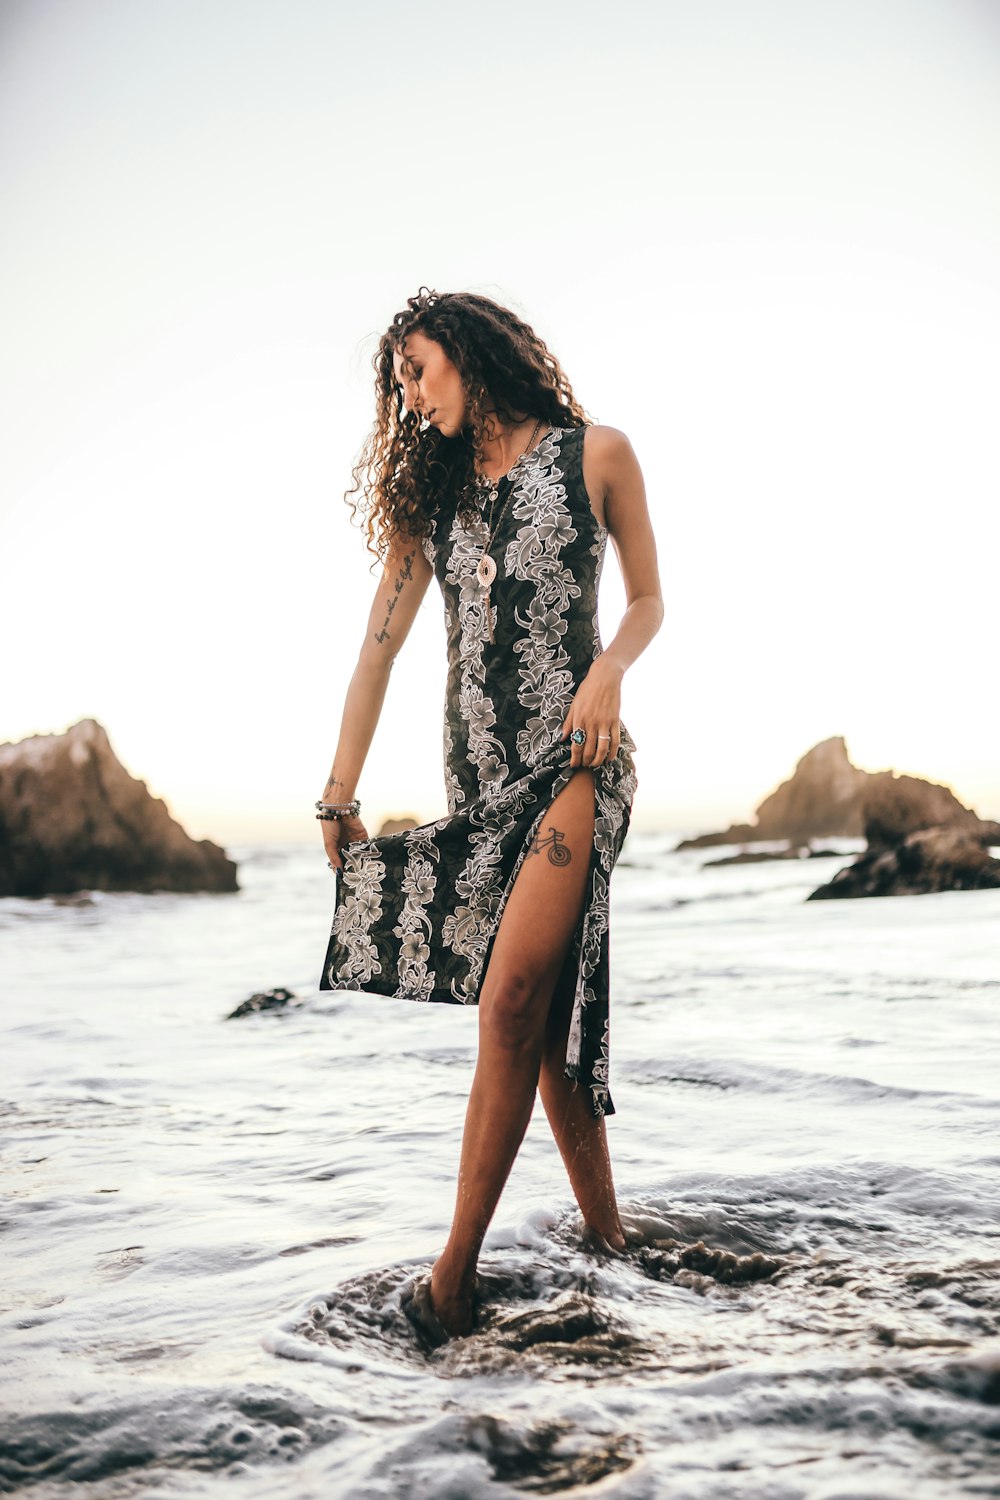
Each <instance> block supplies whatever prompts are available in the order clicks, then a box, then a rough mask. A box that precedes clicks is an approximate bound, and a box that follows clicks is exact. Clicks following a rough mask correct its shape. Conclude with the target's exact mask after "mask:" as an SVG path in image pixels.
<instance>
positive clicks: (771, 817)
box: [677, 735, 869, 849]
mask: <svg viewBox="0 0 1000 1500" xmlns="http://www.w3.org/2000/svg"><path fill="white" fill-rule="evenodd" d="M868 774H869V773H868V772H867V771H861V770H859V769H858V767H857V766H854V765H852V764H851V762H850V760H849V758H848V754H847V745H846V744H845V742H844V738H843V736H842V735H835V736H834V737H833V738H831V739H828V740H821V741H820V743H819V744H818V745H814V746H813V748H812V749H811V750H808V751H806V753H805V755H803V757H802V759H801V760H800V761H799V762H798V764H797V765H796V767H795V771H794V773H793V774H792V776H791V777H789V779H788V780H787V781H783V782H782V783H781V785H780V786H779V787H777V788H776V790H775V791H773V792H771V793H769V795H768V796H766V797H765V798H764V800H763V802H761V804H760V806H759V807H758V808H757V810H756V813H755V815H754V816H755V819H756V821H755V822H754V823H752V824H750V823H734V824H732V825H731V826H730V827H729V828H726V829H723V830H722V832H720V833H705V834H701V835H699V837H697V838H693V839H685V840H684V841H683V842H682V843H680V844H678V846H677V848H678V849H707V848H710V847H711V846H712V845H713V844H749V843H753V842H755V841H757V840H763V839H787V840H788V841H789V843H790V844H791V845H793V846H796V845H801V844H805V843H808V841H809V840H810V839H816V838H860V836H861V833H862V829H863V814H862V799H863V796H864V789H865V786H866V784H867V781H868Z"/></svg>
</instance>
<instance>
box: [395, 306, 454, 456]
mask: <svg viewBox="0 0 1000 1500" xmlns="http://www.w3.org/2000/svg"><path fill="white" fill-rule="evenodd" d="M392 368H393V373H394V374H395V376H396V381H397V383H398V385H399V388H400V390H401V391H402V393H403V405H404V406H405V407H406V410H407V411H415V412H417V413H418V414H419V415H420V416H422V417H424V418H426V420H427V421H429V422H431V423H432V424H433V425H434V426H435V427H436V428H437V429H438V431H439V432H440V433H442V435H443V436H444V437H457V435H458V434H459V433H460V432H461V430H462V428H463V426H464V425H465V387H464V386H463V384H462V377H461V375H459V373H458V369H457V368H456V366H455V365H453V364H452V362H451V360H450V359H449V358H448V356H447V354H445V352H444V350H443V349H442V347H441V345H440V344H438V343H436V342H435V340H434V339H430V338H428V337H427V335H426V334H425V333H420V332H419V330H417V331H415V332H413V333H408V334H407V335H406V338H405V339H404V340H403V342H402V344H401V345H400V347H399V348H398V349H397V350H396V351H395V353H394V354H393V356H392Z"/></svg>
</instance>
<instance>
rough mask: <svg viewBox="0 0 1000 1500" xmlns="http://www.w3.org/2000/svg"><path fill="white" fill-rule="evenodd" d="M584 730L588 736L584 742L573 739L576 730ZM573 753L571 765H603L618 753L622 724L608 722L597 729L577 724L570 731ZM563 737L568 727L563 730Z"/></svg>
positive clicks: (594, 766)
mask: <svg viewBox="0 0 1000 1500" xmlns="http://www.w3.org/2000/svg"><path fill="white" fill-rule="evenodd" d="M578 729H581V730H583V732H584V734H585V735H586V738H585V739H584V741H583V743H582V744H581V743H578V742H577V741H576V740H574V739H573V734H574V733H575V732H576V730H578ZM569 734H570V743H571V745H572V754H571V756H570V761H569V763H570V765H571V766H587V767H590V768H594V769H596V767H597V766H603V764H604V762H605V761H606V760H614V758H615V756H616V755H617V754H618V747H619V745H620V744H621V725H620V724H608V725H604V726H603V727H602V728H600V729H597V730H590V729H587V728H585V726H584V725H582V724H575V725H574V726H573V728H572V730H570V731H569ZM563 738H564V739H565V738H566V729H565V727H564V730H563Z"/></svg>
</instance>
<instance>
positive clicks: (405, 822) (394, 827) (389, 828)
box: [375, 813, 418, 839]
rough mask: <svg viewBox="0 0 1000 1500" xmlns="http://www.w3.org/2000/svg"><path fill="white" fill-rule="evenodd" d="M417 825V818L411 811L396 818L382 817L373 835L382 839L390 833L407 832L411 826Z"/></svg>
mask: <svg viewBox="0 0 1000 1500" xmlns="http://www.w3.org/2000/svg"><path fill="white" fill-rule="evenodd" d="M417 826H418V825H417V820H416V818H415V817H414V816H413V814H412V813H403V814H402V816H401V817H398V818H386V819H384V821H383V823H382V826H381V828H380V829H379V831H378V833H377V834H376V835H375V837H376V838H380V839H382V838H386V837H387V835H388V834H390V833H408V832H409V830H410V829H411V828H416V827H417Z"/></svg>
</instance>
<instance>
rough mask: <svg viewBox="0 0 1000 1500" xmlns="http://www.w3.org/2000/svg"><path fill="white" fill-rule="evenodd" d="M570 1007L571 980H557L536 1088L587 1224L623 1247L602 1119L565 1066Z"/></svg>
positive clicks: (586, 1090)
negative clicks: (567, 981) (562, 983)
mask: <svg viewBox="0 0 1000 1500" xmlns="http://www.w3.org/2000/svg"><path fill="white" fill-rule="evenodd" d="M572 1013H573V985H572V983H570V984H568V985H560V986H559V988H558V989H557V991H556V994H555V996H554V998H553V1001H552V1006H551V1008H550V1010H549V1019H548V1026H547V1027H546V1032H545V1046H544V1049H543V1052H542V1065H541V1072H540V1074H539V1079H538V1092H539V1093H540V1094H541V1096H542V1103H543V1104H544V1106H545V1113H546V1115H547V1116H548V1120H549V1124H550V1126H551V1127H552V1134H553V1135H554V1136H555V1138H556V1145H557V1146H558V1147H559V1151H560V1154H561V1156H562V1159H563V1161H564V1162H565V1164H566V1171H567V1172H568V1173H569V1180H570V1183H571V1184H572V1187H573V1192H574V1194H575V1195H576V1201H577V1203H578V1204H579V1205H580V1212H581V1213H582V1214H583V1217H584V1220H585V1222H586V1224H587V1226H588V1228H590V1229H591V1230H592V1231H593V1232H594V1233H595V1234H596V1235H598V1236H599V1237H600V1238H601V1239H603V1240H604V1241H606V1243H607V1244H608V1245H610V1246H611V1247H612V1248H613V1249H615V1250H624V1248H625V1235H624V1234H623V1232H622V1225H621V1220H620V1219H619V1217H618V1203H617V1200H616V1198H615V1184H614V1178H613V1176H612V1172H611V1157H610V1154H609V1152H608V1136H607V1131H606V1130H605V1128H604V1121H603V1119H598V1118H597V1117H596V1116H595V1115H594V1113H593V1110H592V1108H591V1103H590V1090H589V1089H587V1088H585V1087H584V1086H583V1085H582V1084H578V1083H575V1082H574V1081H573V1079H572V1078H567V1077H566V1074H565V1072H564V1071H563V1067H564V1064H565V1061H566V1037H567V1035H568V1033H569V1024H570V1019H571V1017H572Z"/></svg>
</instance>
